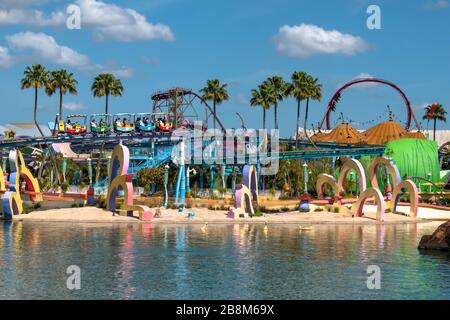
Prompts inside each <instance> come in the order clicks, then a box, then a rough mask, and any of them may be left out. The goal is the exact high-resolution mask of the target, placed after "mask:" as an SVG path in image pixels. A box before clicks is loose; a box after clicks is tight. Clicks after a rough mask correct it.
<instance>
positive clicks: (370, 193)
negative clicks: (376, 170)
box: [352, 188, 386, 221]
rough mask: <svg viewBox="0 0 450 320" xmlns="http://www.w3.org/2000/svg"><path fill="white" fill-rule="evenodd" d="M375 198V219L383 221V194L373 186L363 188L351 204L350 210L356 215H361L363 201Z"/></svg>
mask: <svg viewBox="0 0 450 320" xmlns="http://www.w3.org/2000/svg"><path fill="white" fill-rule="evenodd" d="M372 197H373V198H375V202H376V203H377V220H378V221H384V218H385V212H386V204H385V202H384V199H383V195H382V194H381V192H380V190H378V189H375V188H369V189H366V190H364V191H363V192H362V193H361V195H360V196H359V198H358V201H356V203H355V204H354V205H353V206H352V212H353V214H355V215H356V216H357V217H362V213H363V212H362V211H363V208H364V203H365V202H366V201H367V200H368V198H372Z"/></svg>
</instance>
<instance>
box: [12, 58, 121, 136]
mask: <svg viewBox="0 0 450 320" xmlns="http://www.w3.org/2000/svg"><path fill="white" fill-rule="evenodd" d="M77 86H78V81H77V80H76V79H75V78H74V75H73V73H71V72H68V71H67V70H64V69H61V70H55V71H48V70H47V69H46V68H45V67H44V66H42V65H40V64H33V65H32V66H31V67H30V66H28V67H26V68H25V71H24V73H23V78H22V80H21V81H20V87H21V89H22V90H24V89H30V88H32V89H34V124H35V125H36V128H37V129H38V130H39V132H40V134H41V135H42V136H44V133H43V132H42V130H41V128H40V127H39V124H38V121H37V111H38V92H39V89H41V88H42V89H44V90H45V93H47V95H49V96H52V95H54V94H55V93H58V94H59V119H62V115H63V110H62V109H63V96H64V95H65V94H66V93H70V94H74V95H76V94H77V93H78V89H77ZM91 91H92V93H93V95H94V97H106V105H105V113H108V98H109V96H110V95H111V96H121V95H122V93H123V91H124V89H123V86H122V82H121V81H120V79H117V78H116V77H115V76H114V75H112V74H108V73H107V74H99V75H98V76H97V77H95V79H94V82H93V83H92V86H91Z"/></svg>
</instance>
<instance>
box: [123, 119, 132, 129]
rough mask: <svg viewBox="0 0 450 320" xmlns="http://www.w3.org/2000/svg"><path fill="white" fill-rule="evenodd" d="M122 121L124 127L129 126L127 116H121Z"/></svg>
mask: <svg viewBox="0 0 450 320" xmlns="http://www.w3.org/2000/svg"><path fill="white" fill-rule="evenodd" d="M122 122H123V126H124V127H129V126H130V124H129V123H128V120H127V118H123V120H122Z"/></svg>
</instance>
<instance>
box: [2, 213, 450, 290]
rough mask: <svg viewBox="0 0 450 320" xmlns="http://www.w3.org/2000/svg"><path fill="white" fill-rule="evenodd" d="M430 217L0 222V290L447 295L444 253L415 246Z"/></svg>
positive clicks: (449, 276) (428, 229) (449, 275)
mask: <svg viewBox="0 0 450 320" xmlns="http://www.w3.org/2000/svg"><path fill="white" fill-rule="evenodd" d="M439 224H440V223H437V222H433V223H421V224H398V225H334V224H327V225H312V226H310V227H311V230H309V231H305V230H303V231H302V230H301V228H299V225H297V224H290V225H289V224H269V226H268V228H267V229H265V228H264V226H263V225H260V224H209V225H208V227H206V228H205V227H203V225H201V224H189V225H188V224H167V225H164V224H134V223H133V224H123V223H121V224H110V223H90V224H87V223H61V222H54V223H48V222H45V223H44V222H25V221H23V222H21V221H13V222H2V223H1V228H0V270H1V272H0V299H450V254H449V253H446V252H442V253H441V252H433V253H432V252H427V253H423V252H419V251H418V250H417V244H418V242H419V240H420V238H421V236H422V235H424V234H431V233H432V232H433V231H434V230H435V229H436V227H437V226H438V225H439ZM71 265H76V266H78V267H79V268H80V270H81V288H80V289H79V290H69V289H68V288H67V285H66V281H67V278H68V277H69V275H68V274H66V271H67V268H68V267H69V266H71ZM370 265H377V266H379V267H380V270H381V289H380V290H369V289H368V288H367V285H366V281H367V277H368V275H367V268H368V266H370Z"/></svg>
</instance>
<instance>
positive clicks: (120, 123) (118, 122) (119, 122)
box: [116, 118, 123, 128]
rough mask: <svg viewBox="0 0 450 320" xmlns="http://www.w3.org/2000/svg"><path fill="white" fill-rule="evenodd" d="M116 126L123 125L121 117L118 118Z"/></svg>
mask: <svg viewBox="0 0 450 320" xmlns="http://www.w3.org/2000/svg"><path fill="white" fill-rule="evenodd" d="M116 127H120V128H121V127H123V124H122V121H120V119H119V118H117V119H116Z"/></svg>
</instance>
